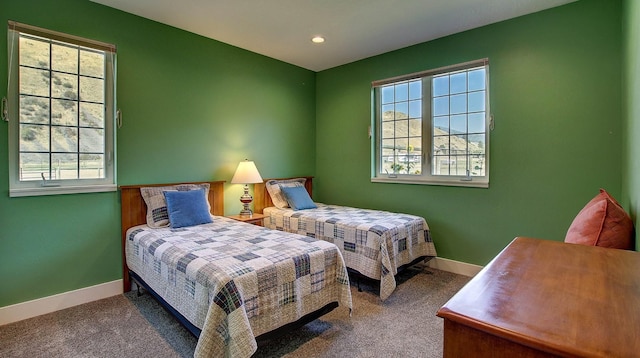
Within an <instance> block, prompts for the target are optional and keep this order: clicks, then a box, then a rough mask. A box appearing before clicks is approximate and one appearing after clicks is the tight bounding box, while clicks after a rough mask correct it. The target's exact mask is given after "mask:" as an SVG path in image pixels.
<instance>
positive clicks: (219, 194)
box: [120, 181, 224, 292]
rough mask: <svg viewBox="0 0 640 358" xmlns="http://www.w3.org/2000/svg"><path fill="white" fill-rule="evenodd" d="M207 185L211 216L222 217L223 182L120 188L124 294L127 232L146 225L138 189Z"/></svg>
mask: <svg viewBox="0 0 640 358" xmlns="http://www.w3.org/2000/svg"><path fill="white" fill-rule="evenodd" d="M204 183H209V186H210V187H209V198H208V199H209V204H210V205H211V213H212V214H213V215H220V216H223V215H224V181H211V182H192V183H172V184H145V185H122V186H120V215H121V229H122V271H123V273H122V279H123V285H124V292H128V291H129V290H131V281H130V279H129V268H128V267H127V260H126V258H125V252H124V247H125V243H126V241H125V240H126V239H127V238H126V235H127V230H128V229H129V228H130V227H133V226H136V225H142V224H146V223H147V204H145V202H144V199H143V198H142V194H141V193H140V188H143V187H151V186H168V185H177V184H204Z"/></svg>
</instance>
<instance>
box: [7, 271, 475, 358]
mask: <svg viewBox="0 0 640 358" xmlns="http://www.w3.org/2000/svg"><path fill="white" fill-rule="evenodd" d="M398 280H399V281H400V285H399V286H398V288H397V289H396V291H395V292H394V293H393V294H392V295H391V297H389V299H387V301H385V302H381V301H380V299H379V297H378V296H377V290H376V288H375V287H374V286H372V285H367V284H366V283H362V284H361V287H362V289H363V292H358V290H357V288H356V287H355V283H353V282H352V289H351V290H352V295H353V305H354V311H353V316H352V317H349V313H348V310H346V309H345V308H343V307H338V308H336V309H335V310H334V311H332V312H331V313H329V314H327V315H325V316H323V317H321V318H320V319H318V320H315V321H313V322H311V323H310V324H308V325H306V326H304V327H302V328H300V329H298V330H296V331H295V332H291V333H289V334H286V335H284V336H282V337H279V338H277V339H274V340H272V341H270V342H268V344H266V345H264V346H261V347H260V348H259V349H258V352H256V354H255V357H439V356H442V319H440V318H438V317H436V315H435V314H436V311H437V310H438V309H439V308H440V306H442V305H443V304H444V303H445V302H446V301H447V300H448V299H449V298H450V297H451V296H453V295H454V294H455V293H456V292H457V291H458V290H459V289H460V288H461V287H462V286H463V285H464V284H465V283H466V282H467V281H468V280H469V278H468V277H464V276H460V275H455V274H452V273H448V272H444V271H439V270H433V269H429V268H422V267H420V266H418V267H414V268H410V269H409V270H407V271H405V272H404V273H403V274H401V275H399V277H398ZM195 344H196V339H195V338H194V337H193V336H191V335H190V334H189V333H188V332H187V331H186V330H185V329H184V328H183V327H182V326H181V325H179V323H177V321H176V320H175V319H173V317H171V316H170V315H168V314H167V313H166V311H165V310H164V309H163V308H162V307H161V306H159V305H158V303H157V302H156V301H155V300H153V298H152V297H150V295H148V294H145V295H143V296H141V297H137V296H136V295H135V294H133V293H128V294H127V295H119V296H115V297H111V298H107V299H104V300H100V301H96V302H92V303H88V304H85V305H81V306H77V307H73V308H70V309H66V310H63V311H59V312H55V313H52V314H48V315H43V316H39V317H35V318H32V319H28V320H25V321H21V322H16V323H12V324H9V325H5V326H0V357H136V358H139V357H154V358H163V357H191V356H193V349H194V348H195Z"/></svg>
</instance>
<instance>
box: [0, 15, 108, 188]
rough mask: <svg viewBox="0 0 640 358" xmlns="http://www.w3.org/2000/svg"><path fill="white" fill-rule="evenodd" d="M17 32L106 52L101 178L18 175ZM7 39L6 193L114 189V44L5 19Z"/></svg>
mask: <svg viewBox="0 0 640 358" xmlns="http://www.w3.org/2000/svg"><path fill="white" fill-rule="evenodd" d="M20 33H26V34H30V35H35V36H39V37H44V38H48V39H52V40H56V41H62V42H67V43H71V44H75V45H79V46H83V47H87V48H92V49H98V50H101V51H105V52H106V53H107V54H108V55H109V56H107V64H106V69H105V70H106V73H105V85H106V90H105V128H104V131H105V132H104V138H105V148H104V149H105V177H104V178H102V179H72V180H47V181H44V180H34V181H20V176H19V174H20V173H19V171H20V169H19V166H20V159H19V155H20V154H19V147H20V138H19V126H20V119H19V115H20V113H19V111H20V108H19V107H20V105H19V100H20V94H19V85H20V84H19V80H18V76H19V66H20V64H19V53H18V51H17V49H18V44H17V42H19V36H20ZM7 36H8V37H7V42H8V47H9V73H8V89H7V97H8V101H7V115H8V122H9V126H8V127H9V128H8V129H9V131H8V134H9V135H8V145H9V196H10V197H22V196H40V195H59V194H79V193H96V192H112V191H117V189H118V188H117V183H116V157H115V153H116V151H115V144H116V126H115V118H116V111H115V108H116V103H115V86H116V84H115V79H116V73H115V69H116V48H115V46H114V45H112V44H107V43H102V42H99V41H94V40H90V39H84V38H81V37H77V36H73V35H67V34H64V33H60V32H56V31H51V30H47V29H42V28H38V27H35V26H31V25H26V24H21V23H18V22H14V21H9V22H8V31H7Z"/></svg>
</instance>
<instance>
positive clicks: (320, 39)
mask: <svg viewBox="0 0 640 358" xmlns="http://www.w3.org/2000/svg"><path fill="white" fill-rule="evenodd" d="M311 41H313V42H314V43H317V44H321V43H323V42H324V37H322V36H314V37H313V38H312V39H311Z"/></svg>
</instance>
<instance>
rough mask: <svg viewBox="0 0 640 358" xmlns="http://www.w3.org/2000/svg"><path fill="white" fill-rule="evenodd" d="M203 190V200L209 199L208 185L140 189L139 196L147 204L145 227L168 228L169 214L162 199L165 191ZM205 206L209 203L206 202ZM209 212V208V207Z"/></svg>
mask: <svg viewBox="0 0 640 358" xmlns="http://www.w3.org/2000/svg"><path fill="white" fill-rule="evenodd" d="M197 189H204V195H205V198H208V197H209V183H202V184H176V185H168V186H152V187H142V188H140V194H142V198H143V199H144V202H145V204H147V225H148V226H149V227H152V228H159V227H167V226H169V214H168V213H167V202H166V201H165V199H164V192H165V191H170V190H173V191H187V190H197ZM207 206H209V201H208V200H207ZM209 211H211V207H210V206H209Z"/></svg>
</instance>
